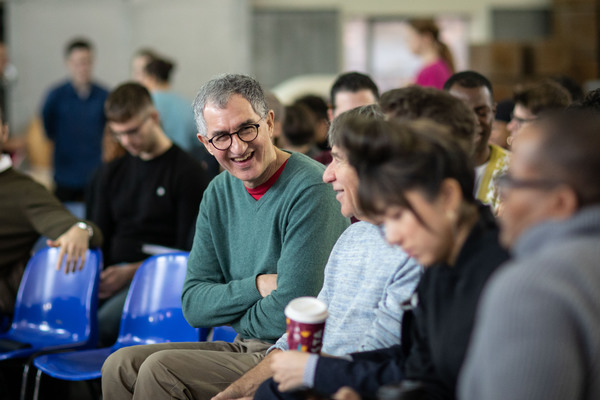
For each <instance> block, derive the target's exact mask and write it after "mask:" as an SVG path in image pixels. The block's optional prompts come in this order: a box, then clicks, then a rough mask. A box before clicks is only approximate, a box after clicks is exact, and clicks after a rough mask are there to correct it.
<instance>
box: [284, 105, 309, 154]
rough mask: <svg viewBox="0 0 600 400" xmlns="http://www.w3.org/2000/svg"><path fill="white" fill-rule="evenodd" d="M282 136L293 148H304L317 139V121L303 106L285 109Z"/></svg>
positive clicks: (292, 106)
mask: <svg viewBox="0 0 600 400" xmlns="http://www.w3.org/2000/svg"><path fill="white" fill-rule="evenodd" d="M281 130H282V134H283V136H285V138H286V139H287V141H288V142H289V143H290V144H291V145H292V146H303V145H305V144H308V143H311V142H312V141H314V138H315V119H314V116H313V114H312V113H311V112H310V110H309V109H308V108H306V107H304V106H303V105H291V106H287V107H285V119H284V120H283V123H282V129H281Z"/></svg>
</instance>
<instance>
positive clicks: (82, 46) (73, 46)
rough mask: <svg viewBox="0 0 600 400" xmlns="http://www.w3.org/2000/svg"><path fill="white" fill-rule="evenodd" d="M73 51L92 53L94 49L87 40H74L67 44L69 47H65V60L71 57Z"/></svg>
mask: <svg viewBox="0 0 600 400" xmlns="http://www.w3.org/2000/svg"><path fill="white" fill-rule="evenodd" d="M73 50H89V51H92V50H93V47H92V44H91V43H90V42H89V41H88V40H86V39H83V38H77V39H73V40H71V41H70V42H69V43H67V46H66V47H65V58H69V56H70V55H71V53H72V52H73Z"/></svg>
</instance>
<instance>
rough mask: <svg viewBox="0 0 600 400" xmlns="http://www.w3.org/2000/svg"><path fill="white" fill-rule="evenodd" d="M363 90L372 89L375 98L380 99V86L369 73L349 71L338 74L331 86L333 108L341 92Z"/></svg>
mask: <svg viewBox="0 0 600 400" xmlns="http://www.w3.org/2000/svg"><path fill="white" fill-rule="evenodd" d="M361 90H370V91H371V92H372V93H373V96H375V99H379V88H377V85H376V84H375V82H373V80H372V79H371V78H370V77H369V76H368V75H365V74H361V73H360V72H347V73H345V74H342V75H340V76H338V78H337V79H336V80H335V82H334V83H333V85H332V86H331V94H330V96H331V98H330V101H331V108H333V109H335V107H336V104H335V95H336V94H338V93H339V92H352V93H356V92H359V91H361Z"/></svg>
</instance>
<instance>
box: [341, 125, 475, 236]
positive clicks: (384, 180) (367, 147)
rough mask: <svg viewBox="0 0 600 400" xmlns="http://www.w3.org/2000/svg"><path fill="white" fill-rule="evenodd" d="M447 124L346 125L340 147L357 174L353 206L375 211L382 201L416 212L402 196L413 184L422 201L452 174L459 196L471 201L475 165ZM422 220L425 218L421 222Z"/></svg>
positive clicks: (369, 212)
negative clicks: (459, 189)
mask: <svg viewBox="0 0 600 400" xmlns="http://www.w3.org/2000/svg"><path fill="white" fill-rule="evenodd" d="M446 130H447V128H445V127H443V126H441V125H439V124H436V123H434V122H432V121H429V120H424V119H423V120H416V121H402V122H396V121H379V120H360V121H357V122H356V123H354V124H352V125H350V126H347V128H346V134H345V135H343V136H342V137H341V140H342V147H343V148H344V149H345V150H346V152H347V154H348V160H349V162H350V164H351V165H352V166H353V167H354V168H355V169H356V171H357V173H358V177H359V180H360V185H359V189H358V199H359V207H360V208H361V210H363V211H364V212H365V213H366V214H367V215H381V213H382V212H383V211H384V210H383V209H382V207H385V206H388V205H399V206H402V207H406V208H408V209H409V210H411V211H412V212H413V213H414V214H415V216H416V217H417V218H418V219H419V221H420V222H421V223H422V224H424V222H423V220H422V218H421V217H420V216H419V214H418V213H417V212H416V211H415V210H414V208H413V206H412V204H411V203H410V202H409V201H408V199H407V198H406V191H408V190H418V191H419V192H420V193H421V194H422V195H423V196H424V197H425V198H426V199H427V200H428V201H433V200H434V199H435V198H436V197H437V196H438V194H439V192H440V189H441V186H442V182H443V181H444V179H447V178H452V179H455V180H456V181H457V182H458V184H459V186H460V188H461V191H462V195H463V198H464V201H465V202H467V203H470V204H474V203H475V198H474V196H473V185H474V181H475V169H474V166H473V163H472V162H471V158H470V157H467V156H466V154H465V153H464V151H463V150H462V149H461V147H460V146H459V145H458V143H457V142H456V141H454V140H452V139H451V138H450V137H449V135H448V134H447V133H444V131H446ZM424 225H425V224H424Z"/></svg>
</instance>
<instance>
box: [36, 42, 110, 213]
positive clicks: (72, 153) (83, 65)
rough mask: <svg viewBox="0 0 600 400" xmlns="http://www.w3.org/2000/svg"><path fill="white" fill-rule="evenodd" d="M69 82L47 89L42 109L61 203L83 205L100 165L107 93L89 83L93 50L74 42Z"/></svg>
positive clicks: (69, 51)
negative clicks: (52, 154)
mask: <svg viewBox="0 0 600 400" xmlns="http://www.w3.org/2000/svg"><path fill="white" fill-rule="evenodd" d="M65 60H66V66H67V69H68V71H69V75H70V76H69V79H68V80H67V81H66V82H62V83H60V84H58V85H57V86H55V87H53V88H52V89H50V91H49V92H48V95H47V96H46V99H45V101H44V105H43V108H42V120H43V123H44V129H45V130H46V135H47V136H48V138H49V139H50V140H52V141H53V142H54V181H55V183H56V197H58V198H59V199H60V200H61V201H63V202H64V201H82V200H83V194H84V189H85V187H86V185H87V182H88V179H89V178H90V176H91V174H92V172H93V171H94V170H95V169H96V167H98V166H99V165H100V163H101V156H102V135H103V132H104V123H105V118H104V101H105V100H106V97H107V95H108V92H107V90H106V89H104V88H103V87H101V86H99V85H97V84H95V83H93V82H92V64H93V52H92V46H91V44H90V43H89V42H87V41H85V40H80V39H77V40H74V41H72V42H70V43H69V44H68V45H67V48H66V50H65Z"/></svg>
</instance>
